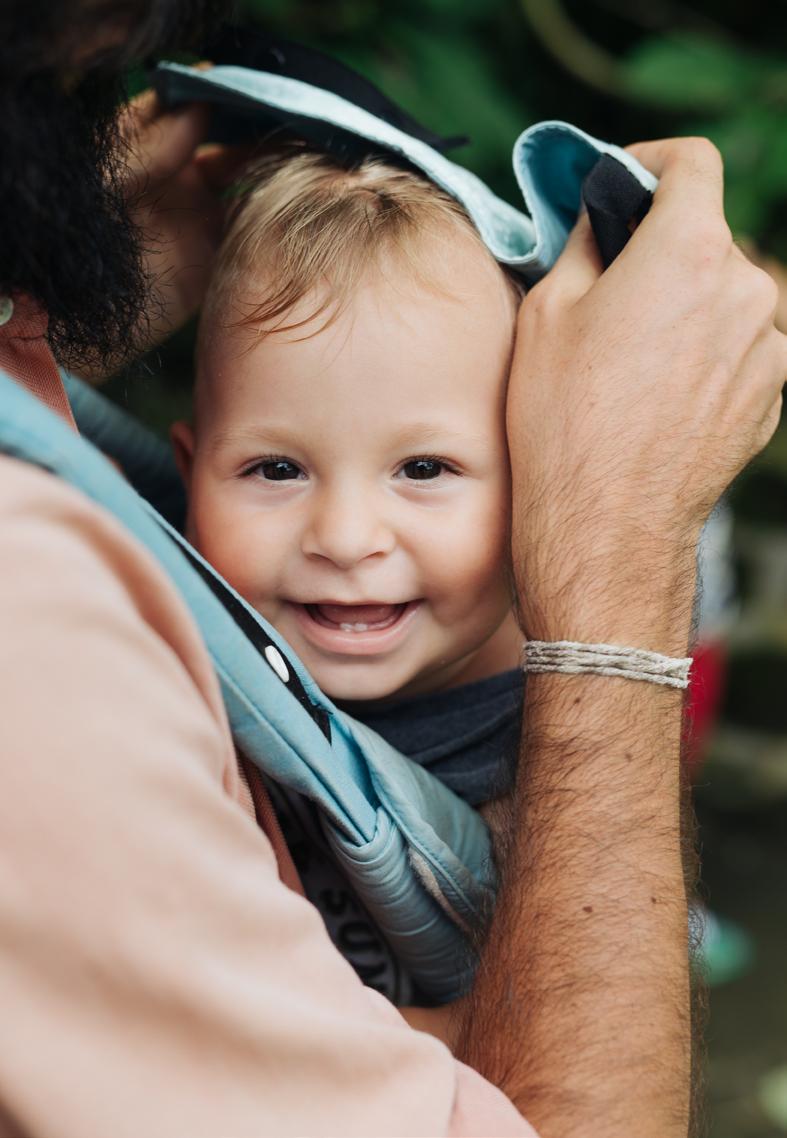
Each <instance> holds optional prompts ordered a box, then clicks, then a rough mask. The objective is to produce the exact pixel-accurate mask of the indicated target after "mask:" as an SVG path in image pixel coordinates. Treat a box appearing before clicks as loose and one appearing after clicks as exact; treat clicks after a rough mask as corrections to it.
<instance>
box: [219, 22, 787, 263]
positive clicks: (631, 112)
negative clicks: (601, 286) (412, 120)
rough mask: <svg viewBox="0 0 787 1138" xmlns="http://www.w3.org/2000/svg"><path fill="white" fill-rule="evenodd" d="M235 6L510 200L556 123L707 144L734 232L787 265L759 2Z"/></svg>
mask: <svg viewBox="0 0 787 1138" xmlns="http://www.w3.org/2000/svg"><path fill="white" fill-rule="evenodd" d="M742 7H743V6H741V5H740V4H734V3H724V2H723V0H695V2H693V3H669V2H663V0H662V2H660V3H654V2H652V0H651V2H648V3H642V2H639V3H638V2H637V0H633V2H632V0H629V2H623V0H619V2H615V0H585V2H582V3H579V2H575V3H573V4H572V3H569V2H568V0H566V2H565V3H562V2H560V0H397V3H396V4H392V3H390V2H389V0H332V2H330V0H240V14H241V17H242V18H245V19H247V20H250V21H260V22H262V23H263V24H264V25H265V26H266V27H267V28H268V29H274V30H277V31H279V32H280V33H281V34H283V35H286V36H288V37H290V38H292V39H299V40H302V41H305V42H308V43H312V44H314V45H316V46H319V47H321V48H323V49H325V50H327V51H330V52H332V53H333V54H335V55H337V56H339V57H340V58H341V59H343V60H344V61H345V62H346V63H349V64H350V65H351V66H353V67H356V68H357V69H358V70H359V71H361V72H363V73H364V74H365V75H367V76H368V77H369V78H370V79H372V80H373V81H374V82H376V83H377V84H378V85H379V86H380V87H382V89H383V90H384V91H385V92H386V93H387V94H389V95H391V96H392V97H393V98H394V99H396V100H398V101H399V102H401V103H402V104H403V105H404V106H405V107H406V108H407V109H408V110H409V111H410V112H411V113H412V114H414V115H415V116H416V117H417V118H420V119H422V120H423V121H425V122H426V123H427V124H428V125H430V126H432V127H434V128H435V129H437V130H440V131H442V132H443V133H445V134H468V135H469V136H470V137H471V140H472V141H471V144H470V145H469V146H468V147H467V148H465V149H463V150H460V151H457V152H456V155H455V157H456V159H457V160H458V161H461V162H463V163H466V164H467V165H469V166H471V167H472V168H473V169H475V170H476V171H477V172H478V173H479V174H481V176H482V177H484V178H486V179H487V180H488V181H489V182H490V183H491V184H492V185H493V186H494V187H495V189H497V190H498V192H501V193H503V194H504V195H505V196H508V197H511V198H512V199H513V200H514V201H516V190H515V186H514V183H513V178H512V176H511V173H510V169H509V166H510V149H511V146H512V144H513V141H514V139H515V138H516V135H517V134H518V133H519V131H520V130H521V129H522V128H523V127H524V126H526V125H527V124H528V123H530V122H533V121H536V120H537V119H541V118H553V117H554V118H567V119H570V120H571V121H573V122H576V123H577V124H578V125H581V126H583V127H585V128H586V129H588V130H590V131H591V132H593V133H596V134H598V135H599V136H600V137H603V138H609V139H612V140H614V141H619V142H624V143H625V142H628V141H633V140H634V139H636V138H641V137H654V136H658V135H664V134H667V133H669V134H697V133H701V134H707V135H709V136H710V137H711V138H713V140H714V141H715V142H716V143H717V145H718V146H719V148H720V149H721V151H722V153H723V154H724V157H725V161H726V166H727V211H728V216H729V218H730V222H731V224H732V226H733V229H734V230H735V231H736V232H737V233H738V234H740V235H745V236H747V237H750V238H754V239H755V240H757V241H758V242H760V243H762V244H765V245H767V247H768V249H769V250H770V251H771V252H774V253H776V254H777V255H779V256H781V257H783V258H787V213H785V210H784V208H783V206H784V204H785V201H787V129H785V126H786V124H785V110H787V36H785V33H787V8H785V5H784V4H783V3H762V2H759V0H752V2H750V3H747V4H746V5H745V11H742V10H741V9H742Z"/></svg>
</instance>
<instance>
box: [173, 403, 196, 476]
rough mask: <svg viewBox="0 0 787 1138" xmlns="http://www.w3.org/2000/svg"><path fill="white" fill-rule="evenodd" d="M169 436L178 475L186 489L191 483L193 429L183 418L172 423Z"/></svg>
mask: <svg viewBox="0 0 787 1138" xmlns="http://www.w3.org/2000/svg"><path fill="white" fill-rule="evenodd" d="M169 438H170V442H171V443H172V450H173V452H174V454H175V462H176V463H177V467H178V470H179V471H180V477H181V478H182V479H183V485H184V486H185V487H186V490H188V489H189V486H190V484H191V468H192V466H193V464H194V431H193V429H192V427H191V424H190V423H186V422H184V421H183V420H179V421H178V422H177V423H173V424H172V426H171V427H170V429H169Z"/></svg>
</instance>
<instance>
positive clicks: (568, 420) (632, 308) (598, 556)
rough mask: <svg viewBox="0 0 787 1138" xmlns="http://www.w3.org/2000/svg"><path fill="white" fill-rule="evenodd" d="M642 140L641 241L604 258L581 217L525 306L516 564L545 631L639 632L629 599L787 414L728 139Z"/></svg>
mask: <svg viewBox="0 0 787 1138" xmlns="http://www.w3.org/2000/svg"><path fill="white" fill-rule="evenodd" d="M631 149H632V153H634V155H635V156H636V157H637V158H638V159H639V160H640V161H641V162H642V163H643V165H645V166H646V167H648V168H649V169H651V170H652V171H653V172H654V173H655V174H656V175H657V176H658V177H659V179H660V182H659V186H658V188H657V190H656V193H655V197H654V201H653V205H652V208H651V210H650V212H649V213H648V215H647V216H646V217H645V219H644V220H643V221H642V223H641V224H640V226H639V227H638V228H637V230H636V232H635V233H634V234H633V236H632V238H631V240H630V242H629V244H628V245H627V246H626V248H625V249H624V250H623V252H622V253H621V254H620V256H619V257H618V258H617V260H616V261H614V262H613V264H612V265H611V266H610V267H609V268H608V269H607V270H606V271H605V272H602V267H601V263H600V260H599V256H598V252H597V250H596V247H595V243H594V240H593V236H592V233H591V230H590V226H589V223H588V221H587V218H586V217H582V218H581V219H580V220H579V222H578V224H577V226H576V228H575V230H574V231H573V233H572V235H571V237H570V239H569V242H568V245H567V247H566V249H565V251H564V253H563V255H562V256H561V258H560V259H559V260H558V262H557V264H556V265H555V267H554V268H553V269H552V271H551V272H550V273H549V274H548V275H547V277H546V278H545V279H544V280H543V281H542V282H540V283H539V284H538V285H537V286H536V287H535V288H534V289H533V290H532V292H531V293H530V294H529V295H528V296H527V297H526V299H525V301H524V303H523V305H522V309H521V314H520V317H519V324H518V330H517V346H516V352H515V356H514V362H513V368H512V377H511V388H510V397H509V413H508V430H509V436H510V447H511V461H512V471H513V479H514V503H515V510H514V519H513V550H514V568H515V572H516V577H517V581H518V585H519V592H520V599H521V603H522V609H523V621H524V626H525V631H526V632H527V633H528V634H529V635H530V636H537V637H540V638H543V639H547V640H549V639H564V638H569V639H577V640H583V639H592V640H615V638H617V637H623V636H625V637H626V639H622V640H621V639H618V640H617V642H619V643H621V642H622V643H634V644H636V643H638V642H639V641H638V640H637V639H636V635H637V631H638V630H637V627H636V622H635V621H631V622H630V626H629V625H627V624H626V619H627V613H630V612H631V609H630V602H632V601H633V600H635V599H636V603H637V607H640V605H641V601H642V598H643V589H644V592H647V582H648V580H652V579H653V578H658V577H659V575H660V573H661V572H662V570H664V571H666V572H667V576H669V575H670V574H669V572H668V570H667V567H668V566H669V565H670V564H672V563H673V562H679V561H680V560H683V561H684V564H686V565H687V567H688V565H689V563H692V564H693V556H694V546H695V544H696V540H697V537H698V534H699V530H700V528H701V526H702V524H703V522H704V520H705V519H706V517H707V515H708V513H709V512H710V510H711V509H712V507H713V505H714V503H715V502H716V500H717V499H718V498H719V496H720V495H721V494H722V493H723V491H724V490H725V488H726V487H727V486H728V485H729V483H730V482H731V481H732V479H733V478H734V477H735V476H736V475H737V474H738V473H739V471H740V470H741V469H742V468H743V467H744V466H745V465H746V463H747V462H748V461H749V460H750V459H751V458H752V457H753V456H754V455H755V454H756V453H757V452H758V451H759V450H760V449H761V448H762V447H763V446H764V445H765V444H766V443H767V441H768V440H769V438H770V437H771V435H772V433H773V431H774V429H775V427H776V425H777V422H778V419H779V413H780V409H781V388H782V384H783V382H784V378H785V375H787V339H786V338H785V337H784V336H783V335H782V334H781V333H780V332H778V331H777V330H776V328H775V327H774V312H775V307H776V302H777V290H776V286H775V284H774V282H773V281H772V280H771V278H770V277H769V276H768V275H767V274H766V273H765V272H763V271H762V270H761V269H759V268H757V267H755V266H754V265H752V264H751V263H750V262H749V261H748V260H747V259H746V258H745V257H744V255H743V254H742V253H741V251H740V249H738V247H737V246H736V245H735V244H734V243H733V241H732V237H731V234H730V231H729V228H728V226H727V224H726V222H725V220H724V216H723V208H722V164H721V159H720V156H719V154H718V151H717V150H716V149H715V148H714V147H713V146H712V145H711V143H709V142H707V141H706V140H704V139H677V140H670V141H662V142H651V143H643V144H639V145H637V146H635V147H632V148H631ZM612 580H614V581H615V583H616V587H615V596H614V597H610V595H609V594H610V590H609V587H608V583H609V582H610V581H612ZM605 582H606V583H607V584H606V585H605ZM594 596H595V597H597V599H598V603H597V604H594V602H593V597H594ZM580 598H582V600H581V603H579V599H580ZM580 610H581V611H582V616H576V615H575V614H577V613H579V612H580ZM648 623H649V622H648V621H643V622H642V624H643V629H642V631H643V635H645V634H649V636H648V642H644V641H643V643H642V646H643V647H647V648H651V649H655V650H659V649H661V650H662V651H666V652H671V651H678V650H679V649H680V648H681V643H682V647H683V648H685V630H683V629H680V630H679V629H677V628H676V629H675V642H672V636H671V630H670V629H669V628H664V629H663V630H661V633H660V634H659V635H658V641H659V642H656V643H652V642H650V641H651V640H652V638H653V634H654V632H655V631H656V630H655V629H654V628H653V625H652V623H650V625H649V627H648ZM646 630H647V632H646ZM632 637H634V639H632Z"/></svg>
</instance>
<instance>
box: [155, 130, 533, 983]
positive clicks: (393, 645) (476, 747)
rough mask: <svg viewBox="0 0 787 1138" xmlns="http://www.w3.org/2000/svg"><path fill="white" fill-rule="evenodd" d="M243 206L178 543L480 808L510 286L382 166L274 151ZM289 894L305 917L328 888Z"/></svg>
mask: <svg viewBox="0 0 787 1138" xmlns="http://www.w3.org/2000/svg"><path fill="white" fill-rule="evenodd" d="M244 191H245V192H244V193H243V195H242V196H241V198H240V199H239V200H240V205H239V208H238V211H237V213H236V216H235V218H234V221H233V223H232V225H231V228H230V231H229V233H228V236H227V238H226V240H225V242H224V245H223V247H222V249H221V251H220V253H219V258H218V262H217V265H216V268H215V273H214V277H213V281H212V285H211V288H210V291H209V294H208V297H207V299H206V303H205V307H204V310H203V314H202V318H201V324H200V331H199V337H198V350H197V378H196V389H195V401H194V416H193V421H192V423H191V424H186V423H177V424H175V426H174V427H173V430H172V435H173V442H174V445H175V451H176V455H177V458H178V463H179V466H180V469H181V472H182V474H183V477H184V480H185V482H186V486H187V490H188V499H189V509H188V521H187V536H188V537H189V539H190V540H191V542H192V543H193V544H194V545H195V546H196V547H197V548H198V549H199V550H200V551H201V552H202V553H203V555H204V556H205V557H206V558H207V559H208V560H209V561H210V562H212V564H213V565H214V566H215V567H216V568H217V569H218V570H219V572H220V573H222V575H223V576H224V577H225V578H226V579H227V580H228V581H229V582H230V583H231V584H232V585H233V586H234V587H235V588H236V589H237V590H238V592H239V593H240V594H241V595H242V596H244V597H245V598H246V600H247V601H249V603H250V604H251V605H252V606H253V607H254V608H256V609H257V610H258V611H259V612H260V613H261V614H262V615H263V616H264V617H266V618H267V619H268V620H269V621H270V622H271V624H273V625H274V626H275V627H276V629H277V630H278V631H279V632H280V633H281V634H282V635H283V636H284V637H285V638H286V639H287V641H288V642H289V644H290V645H291V646H292V648H293V649H294V650H295V652H296V653H297V655H298V656H299V657H300V659H301V660H302V661H303V662H304V664H305V665H306V666H307V668H308V669H309V671H310V672H311V674H312V676H314V678H315V679H316V680H317V682H318V683H319V684H320V686H321V687H322V689H323V690H324V691H325V692H326V693H327V694H328V695H329V696H331V697H332V698H333V699H334V700H336V701H337V702H338V703H339V704H340V705H341V706H343V707H345V708H347V709H348V710H350V711H351V712H352V714H354V715H355V716H356V717H358V718H360V719H363V720H364V721H365V722H366V723H368V724H369V725H370V726H372V727H374V728H375V729H376V730H378V731H379V732H380V733H381V734H382V735H383V736H384V737H386V738H388V740H389V742H391V743H392V744H393V745H394V746H396V747H397V748H398V749H399V750H401V751H403V752H404V753H405V754H409V755H410V756H411V757H412V758H414V759H415V760H416V761H419V762H422V763H423V764H424V765H426V766H428V767H429V768H430V769H431V770H432V771H433V773H435V774H436V775H437V776H438V777H440V778H442V779H443V780H444V781H445V782H446V783H447V784H448V785H449V786H451V787H452V788H453V789H454V790H456V791H457V792H458V793H460V794H462V795H463V796H464V797H465V798H466V799H467V800H468V801H470V802H472V803H474V804H480V803H483V802H485V801H487V800H489V799H491V798H492V797H493V796H494V795H495V794H496V793H497V792H498V791H499V790H500V789H501V788H502V785H503V781H504V780H503V778H502V776H501V762H502V761H503V759H504V757H506V756H507V755H511V754H512V753H513V751H514V750H515V746H516V735H517V733H518V721H519V716H520V708H521V690H522V678H521V674H520V673H519V672H518V670H516V669H517V665H518V662H519V658H520V654H521V649H522V634H521V632H520V630H519V628H518V626H517V623H516V620H515V618H514V615H513V613H512V607H511V589H510V586H509V578H508V572H507V562H508V556H507V554H508V528H509V506H510V502H509V494H510V487H509V482H510V479H509V468H508V458H507V452H506V437H505V393H506V381H507V376H508V370H509V365H510V360H511V352H512V347H513V337H514V326H515V318H516V311H517V307H518V303H519V300H520V297H521V288H520V286H519V285H518V283H517V282H516V280H515V279H514V278H513V277H512V276H509V275H508V274H507V273H506V272H505V271H503V270H502V269H501V267H500V266H499V265H498V264H497V262H495V260H494V259H493V258H492V256H491V254H490V253H489V252H488V251H487V249H486V247H485V246H484V244H483V242H482V241H481V238H480V237H479V236H478V234H477V233H476V231H475V229H474V228H473V226H472V223H471V222H470V220H469V218H468V217H467V216H466V214H465V213H464V211H463V209H462V207H461V206H460V205H459V204H458V203H457V202H456V201H455V200H454V199H453V198H451V197H450V196H448V195H447V194H445V193H444V192H443V191H441V190H440V189H439V188H438V187H437V186H435V185H434V184H432V183H431V182H429V181H427V180H426V179H425V178H423V177H422V176H421V175H419V174H416V173H414V172H412V171H411V170H409V169H403V168H400V167H398V166H396V165H394V164H392V163H390V162H388V161H386V160H383V159H381V158H376V157H369V158H366V159H364V160H363V161H361V162H359V163H358V164H356V165H355V166H353V167H352V168H349V169H348V168H345V167H343V166H342V165H341V164H339V163H338V161H337V160H336V159H335V158H333V157H331V156H329V155H326V154H323V153H317V152H314V151H311V150H309V149H306V148H303V147H298V146H296V145H294V144H293V145H291V146H280V147H279V148H277V149H275V150H272V151H270V152H269V153H267V154H266V155H265V157H264V158H262V159H261V160H260V161H259V163H258V164H257V166H256V168H255V169H254V170H252V171H251V172H250V173H249V174H248V176H247V178H246V180H245V184H244ZM288 837H292V835H291V834H288ZM295 845H296V846H297V845H298V843H297V841H296V842H295ZM296 863H297V859H296ZM299 868H303V867H299ZM311 871H312V872H313V867H311ZM307 876H308V873H307ZM305 884H306V886H307V893H308V894H309V895H310V896H311V897H312V898H313V899H314V898H315V896H317V897H318V898H319V897H320V896H322V898H323V903H322V904H319V905H318V907H320V908H321V909H322V910H323V912H324V913H325V908H326V902H325V894H326V890H328V886H325V887H324V888H323V889H322V893H321V890H320V887H319V885H315V883H314V881H311V882H308V881H307V882H305ZM329 891H330V890H329ZM335 932H336V930H334V934H335ZM335 939H336V936H335ZM339 940H340V941H341V934H339ZM340 947H343V948H345V949H347V946H346V945H344V946H343V945H341V943H340ZM346 954H347V955H350V956H351V957H352V953H351V952H349V951H348V952H346ZM353 962H354V963H355V964H356V967H358V960H357V959H355V960H354V961H353ZM359 971H360V972H361V974H362V975H363V977H364V979H366V980H367V982H369V981H370V973H369V967H367V968H366V971H365V972H364V969H363V968H359ZM382 987H383V989H384V990H386V989H385V985H382ZM388 994H390V991H389V992H388ZM397 1002H399V1001H397Z"/></svg>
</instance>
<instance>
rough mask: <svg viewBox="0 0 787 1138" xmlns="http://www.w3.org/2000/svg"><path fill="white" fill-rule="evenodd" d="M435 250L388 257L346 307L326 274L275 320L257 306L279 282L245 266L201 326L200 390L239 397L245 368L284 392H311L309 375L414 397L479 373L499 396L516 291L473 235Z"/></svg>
mask: <svg viewBox="0 0 787 1138" xmlns="http://www.w3.org/2000/svg"><path fill="white" fill-rule="evenodd" d="M425 240H426V239H425ZM428 253H429V256H428V259H425V260H424V262H423V263H422V264H418V263H416V264H413V263H412V262H411V261H409V260H408V259H407V258H406V257H403V256H401V255H390V256H387V257H383V258H380V260H379V261H378V263H377V264H375V265H372V266H370V267H369V269H368V270H367V271H366V272H365V273H364V275H363V276H362V277H361V278H360V279H359V280H358V281H357V282H355V286H354V288H353V289H352V290H351V291H350V294H349V296H348V297H347V299H346V300H345V301H344V303H343V304H342V305H341V306H338V307H337V305H336V303H335V296H334V291H333V289H332V286H331V282H330V281H329V280H322V281H321V282H319V283H318V284H317V285H316V286H315V287H314V288H312V289H311V290H310V292H308V293H307V294H306V295H304V296H302V297H300V298H299V299H298V300H297V301H296V303H295V304H293V305H292V306H291V307H290V308H289V309H287V310H286V311H284V312H283V313H281V315H280V316H279V317H278V319H277V320H276V322H275V323H274V325H273V326H272V327H261V326H260V325H258V324H256V323H255V321H254V320H253V319H252V320H249V319H248V314H249V313H253V311H254V308H255V305H256V304H257V303H258V302H259V298H260V297H261V296H263V295H265V294H266V293H267V292H269V291H270V290H271V289H272V288H275V287H276V286H277V282H275V281H272V280H271V278H270V275H269V274H267V273H264V272H263V273H261V272H260V270H259V269H249V270H248V271H246V272H242V273H239V274H238V275H237V276H236V277H235V279H234V283H233V289H232V291H231V292H229V293H228V294H226V295H225V297H224V301H223V303H217V304H214V305H213V307H212V309H211V310H210V312H209V313H208V314H207V315H206V318H205V320H204V323H203V326H202V327H201V329H200V353H199V357H200V358H199V360H198V387H201V388H202V391H201V394H200V398H202V399H204V398H205V396H206V395H212V396H213V397H215V396H217V395H220V396H222V397H223V398H225V399H226V398H232V397H233V393H237V392H238V390H239V375H243V376H252V375H255V374H256V378H257V381H258V382H260V383H266V386H270V385H271V384H274V385H275V386H276V389H277V392H276V393H277V398H278V399H279V400H282V401H288V402H292V403H294V404H298V403H300V402H301V401H302V399H303V395H304V392H303V389H302V384H301V379H302V378H303V377H304V376H305V377H307V378H308V379H309V380H310V382H311V389H312V390H313V391H314V393H315V396H317V395H319V394H320V392H321V390H322V389H327V387H328V386H330V387H331V388H333V389H337V388H338V387H342V385H343V391H344V394H345V395H349V396H351V395H352V391H353V387H354V385H355V387H356V388H357V387H358V385H360V386H361V388H362V389H364V390H366V389H369V388H374V386H375V384H376V383H380V384H387V385H390V384H392V383H395V384H396V388H397V389H398V390H400V392H401V397H402V398H404V399H406V398H411V399H414V398H418V399H422V398H424V397H425V395H426V393H427V392H430V391H435V392H437V391H438V389H439V390H443V391H445V393H446V394H448V389H449V387H450V385H451V384H454V385H455V392H456V395H457V397H458V396H460V395H462V396H465V395H467V394H468V391H467V390H466V388H467V384H468V382H469V383H470V384H472V387H473V388H476V386H477V387H478V390H477V391H474V395H475V397H476V398H477V397H479V396H481V397H483V398H494V399H495V400H497V398H498V396H499V391H500V388H501V384H504V382H505V375H506V374H507V364H508V360H509V358H510V351H511V347H512V342H513V330H514V324H515V318H516V308H517V303H516V297H515V294H514V290H513V289H512V287H511V284H510V282H509V281H508V280H507V279H506V277H505V275H504V273H503V272H502V270H501V269H500V268H499V266H498V265H497V264H496V263H495V262H494V261H492V259H491V257H490V256H489V254H488V253H487V252H486V251H485V250H484V249H483V247H481V246H480V245H479V243H478V242H477V241H475V240H474V239H473V238H472V236H471V235H469V234H466V233H460V234H458V235H456V239H455V240H454V241H452V242H448V241H445V240H442V239H441V240H434V239H433V240H432V241H431V247H430V248H429V250H428ZM334 363H336V364H337V368H338V370H339V371H341V372H342V373H343V374H342V375H337V374H335V372H336V370H337V368H334V366H333V365H334ZM397 363H399V364H400V366H399V368H398V369H397ZM277 376H279V377H281V376H286V377H287V383H286V384H282V383H279V382H277ZM463 385H464V386H463ZM288 394H290V399H289V400H288V399H287V396H288Z"/></svg>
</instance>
